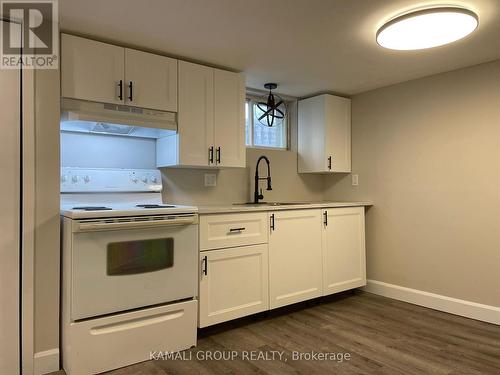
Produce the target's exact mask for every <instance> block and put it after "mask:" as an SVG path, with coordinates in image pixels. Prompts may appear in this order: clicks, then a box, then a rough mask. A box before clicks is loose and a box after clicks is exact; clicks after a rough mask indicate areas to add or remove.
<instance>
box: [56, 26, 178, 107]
mask: <svg viewBox="0 0 500 375" xmlns="http://www.w3.org/2000/svg"><path fill="white" fill-rule="evenodd" d="M61 50H62V56H61V86H62V96H63V97H66V98H73V99H83V100H90V101H94V102H103V103H114V104H127V105H131V106H135V107H143V108H150V109H157V110H162V111H171V112H177V60H175V59H171V58H169V57H165V56H159V55H154V54H151V53H146V52H141V51H136V50H132V49H128V48H123V47H119V46H115V45H112V44H107V43H101V42H97V41H95V40H90V39H85V38H81V37H77V36H73V35H67V34H62V36H61Z"/></svg>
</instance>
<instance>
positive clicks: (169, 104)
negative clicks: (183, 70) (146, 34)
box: [125, 48, 177, 112]
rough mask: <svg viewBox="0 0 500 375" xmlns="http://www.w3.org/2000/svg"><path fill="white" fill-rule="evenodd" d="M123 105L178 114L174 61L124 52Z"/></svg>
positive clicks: (133, 52)
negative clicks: (124, 83)
mask: <svg viewBox="0 0 500 375" xmlns="http://www.w3.org/2000/svg"><path fill="white" fill-rule="evenodd" d="M125 81H126V90H125V92H126V95H125V103H126V104H128V105H132V106H135V107H142V108H151V109H158V110H162V111H171V112H177V60H176V59H172V58H170V57H165V56H159V55H154V54H152V53H146V52H142V51H136V50H133V49H129V48H126V49H125Z"/></svg>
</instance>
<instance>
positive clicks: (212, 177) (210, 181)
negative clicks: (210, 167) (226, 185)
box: [205, 173, 217, 187]
mask: <svg viewBox="0 0 500 375" xmlns="http://www.w3.org/2000/svg"><path fill="white" fill-rule="evenodd" d="M205 186H207V187H213V186H217V175H216V174H215V173H205Z"/></svg>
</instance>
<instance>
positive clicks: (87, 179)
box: [83, 175, 90, 184]
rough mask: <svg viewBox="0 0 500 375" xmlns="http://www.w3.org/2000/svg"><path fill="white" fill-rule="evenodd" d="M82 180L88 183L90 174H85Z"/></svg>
mask: <svg viewBox="0 0 500 375" xmlns="http://www.w3.org/2000/svg"><path fill="white" fill-rule="evenodd" d="M83 181H84V182H85V183H86V184H88V183H89V182H90V176H88V175H87V176H85V177H84V178H83Z"/></svg>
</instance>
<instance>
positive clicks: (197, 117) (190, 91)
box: [172, 61, 215, 166]
mask: <svg viewBox="0 0 500 375" xmlns="http://www.w3.org/2000/svg"><path fill="white" fill-rule="evenodd" d="M178 116H179V117H178V121H179V122H178V135H177V136H175V137H178V159H179V160H178V162H179V164H182V165H192V166H195V165H197V166H209V165H211V164H213V163H211V160H212V161H214V160H215V159H214V156H213V154H214V150H213V147H214V146H213V141H214V73H213V69H212V68H209V67H206V66H203V65H198V64H192V63H188V62H185V61H179V115H178ZM172 164H175V163H172Z"/></svg>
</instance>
